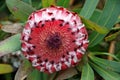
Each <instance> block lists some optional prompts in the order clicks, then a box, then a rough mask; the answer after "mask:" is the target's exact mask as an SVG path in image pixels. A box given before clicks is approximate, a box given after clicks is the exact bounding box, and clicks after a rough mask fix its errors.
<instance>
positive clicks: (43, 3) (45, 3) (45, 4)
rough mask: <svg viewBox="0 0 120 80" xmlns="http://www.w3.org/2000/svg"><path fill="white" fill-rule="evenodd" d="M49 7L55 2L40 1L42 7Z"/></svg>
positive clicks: (53, 0)
mask: <svg viewBox="0 0 120 80" xmlns="http://www.w3.org/2000/svg"><path fill="white" fill-rule="evenodd" d="M51 5H55V0H42V6H43V7H49V6H51Z"/></svg>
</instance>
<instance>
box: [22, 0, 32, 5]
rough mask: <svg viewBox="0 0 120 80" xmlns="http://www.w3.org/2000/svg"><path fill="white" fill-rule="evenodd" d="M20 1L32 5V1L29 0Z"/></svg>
mask: <svg viewBox="0 0 120 80" xmlns="http://www.w3.org/2000/svg"><path fill="white" fill-rule="evenodd" d="M22 1H23V2H26V3H28V4H30V5H32V1H31V0H22Z"/></svg>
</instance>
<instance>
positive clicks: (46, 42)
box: [21, 6, 88, 73]
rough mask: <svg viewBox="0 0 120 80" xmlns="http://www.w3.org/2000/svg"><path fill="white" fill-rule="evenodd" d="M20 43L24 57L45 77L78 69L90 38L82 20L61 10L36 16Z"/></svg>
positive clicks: (53, 8)
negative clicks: (66, 70) (44, 74)
mask: <svg viewBox="0 0 120 80" xmlns="http://www.w3.org/2000/svg"><path fill="white" fill-rule="evenodd" d="M21 40H22V52H23V54H24V55H25V57H26V58H27V59H28V60H29V61H31V63H32V66H33V67H35V68H37V69H38V70H39V71H42V72H46V73H53V72H56V71H60V70H65V69H67V68H69V67H73V66H75V65H76V64H77V63H78V62H79V61H80V60H81V58H82V56H83V54H84V53H85V51H86V49H87V46H88V34H87V31H86V29H85V25H84V24H83V23H82V22H81V20H80V17H79V16H78V15H77V14H76V13H74V12H70V11H68V10H67V9H65V8H62V7H58V6H51V7H49V8H43V9H41V10H37V11H36V12H33V13H32V14H31V15H30V16H29V19H28V21H27V23H26V25H25V28H24V30H23V32H22V36H21Z"/></svg>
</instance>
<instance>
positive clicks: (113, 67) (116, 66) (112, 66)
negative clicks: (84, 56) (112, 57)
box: [90, 56, 120, 73]
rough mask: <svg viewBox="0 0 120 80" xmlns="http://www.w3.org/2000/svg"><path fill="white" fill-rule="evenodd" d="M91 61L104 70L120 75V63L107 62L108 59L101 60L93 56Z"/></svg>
mask: <svg viewBox="0 0 120 80" xmlns="http://www.w3.org/2000/svg"><path fill="white" fill-rule="evenodd" d="M90 59H91V60H92V61H93V62H94V63H96V64H97V65H99V66H100V67H102V68H104V69H107V70H110V71H115V72H119V73H120V62H117V61H109V60H106V59H101V58H98V57H93V56H91V57H90Z"/></svg>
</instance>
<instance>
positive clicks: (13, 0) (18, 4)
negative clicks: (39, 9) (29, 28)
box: [6, 0, 35, 21]
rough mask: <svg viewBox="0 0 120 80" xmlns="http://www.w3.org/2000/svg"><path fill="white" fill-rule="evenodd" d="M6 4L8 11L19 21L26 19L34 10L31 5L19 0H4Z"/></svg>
mask: <svg viewBox="0 0 120 80" xmlns="http://www.w3.org/2000/svg"><path fill="white" fill-rule="evenodd" d="M6 4H7V7H8V8H9V10H10V12H11V13H12V14H13V15H14V16H15V17H17V18H18V19H20V20H21V21H26V20H27V18H28V16H29V15H30V14H31V13H32V12H33V11H35V9H34V8H33V7H32V6H31V5H29V4H27V3H26V2H23V1H21V0H6Z"/></svg>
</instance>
